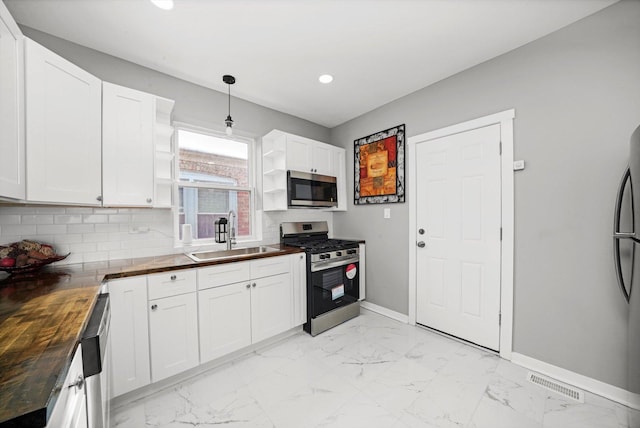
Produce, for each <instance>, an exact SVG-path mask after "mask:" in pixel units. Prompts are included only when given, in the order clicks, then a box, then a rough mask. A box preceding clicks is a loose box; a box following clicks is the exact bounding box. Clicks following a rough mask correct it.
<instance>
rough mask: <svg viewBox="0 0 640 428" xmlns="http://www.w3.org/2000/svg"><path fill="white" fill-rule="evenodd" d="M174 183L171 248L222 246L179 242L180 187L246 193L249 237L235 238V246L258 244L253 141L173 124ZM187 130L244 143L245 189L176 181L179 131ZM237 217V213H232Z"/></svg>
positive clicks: (212, 242)
mask: <svg viewBox="0 0 640 428" xmlns="http://www.w3.org/2000/svg"><path fill="white" fill-rule="evenodd" d="M173 128H174V139H173V140H174V148H175V156H174V163H173V165H174V175H173V176H174V180H173V181H174V183H173V200H174V204H173V225H174V242H175V247H176V248H180V247H198V246H212V245H214V246H219V247H226V244H224V243H217V242H215V238H213V237H212V238H204V239H195V238H194V239H193V240H192V242H191V243H187V244H185V243H184V242H183V240H182V239H180V188H181V187H188V188H195V189H212V190H222V191H236V192H248V193H249V225H250V228H251V235H245V236H242V237H237V236H236V243H249V242H254V241H260V240H261V239H262V221H261V220H260V219H261V216H260V212H259V211H258V209H257V198H258V196H257V182H256V179H257V176H258V173H257V169H256V168H257V154H256V153H257V151H258V150H257V149H258V148H257V141H256V139H255V138H251V137H247V136H243V135H235V134H234V135H231V136H227V135H226V133H224V132H222V131H217V130H215V129H211V128H205V127H202V126H197V125H192V124H189V123H184V122H174V123H173ZM181 130H182V131H187V132H193V133H198V134H202V135H209V136H212V137H215V138H221V139H225V140H231V141H237V142H240V143H246V144H247V157H248V159H247V168H248V170H249V171H248V175H249V176H248V177H247V180H248V186H229V185H224V184H213V183H206V182H192V183H190V182H186V181H180V141H179V136H178V135H179V131H181ZM236 214H237V213H236Z"/></svg>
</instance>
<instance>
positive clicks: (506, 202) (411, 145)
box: [407, 110, 515, 359]
mask: <svg viewBox="0 0 640 428" xmlns="http://www.w3.org/2000/svg"><path fill="white" fill-rule="evenodd" d="M514 117H515V111H514V110H507V111H503V112H500V113H496V114H492V115H489V116H485V117H482V118H478V119H474V120H470V121H467V122H463V123H460V124H457V125H452V126H448V127H445V128H442V129H438V130H435V131H431V132H428V133H425V134H421V135H417V136H414V137H410V138H409V139H408V144H407V146H408V147H407V148H408V151H407V152H408V157H407V160H408V162H407V164H408V174H407V179H408V186H407V187H408V191H409V232H410V236H411V237H412V239H411V240H410V242H409V243H408V245H409V323H410V324H415V323H416V315H417V270H418V267H417V266H418V263H419V260H418V259H417V254H418V250H420V248H418V247H417V245H416V244H417V242H418V241H420V235H419V234H418V229H419V228H420V226H418V224H417V223H418V213H417V211H418V208H417V205H418V195H417V176H418V174H417V172H416V171H417V170H418V165H417V157H416V156H417V155H416V151H417V145H418V144H419V143H423V142H426V141H431V140H436V139H439V138H443V137H447V136H451V135H454V134H459V133H462V132H466V131H470V130H474V129H478V128H484V127H488V126H490V125H494V124H497V125H498V127H499V135H500V141H501V151H502V154H501V157H500V160H499V161H500V188H501V199H500V212H499V216H500V219H501V223H502V240H501V241H500V285H501V286H500V309H499V312H500V314H501V320H502V323H501V325H500V330H499V351H500V356H501V357H503V358H505V359H511V353H512V331H513V230H514V224H513V119H514ZM422 167H423V166H422V165H420V168H422ZM425 229H426V228H425Z"/></svg>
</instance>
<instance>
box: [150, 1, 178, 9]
mask: <svg viewBox="0 0 640 428" xmlns="http://www.w3.org/2000/svg"><path fill="white" fill-rule="evenodd" d="M151 3H153V4H154V5H156V6H157V7H159V8H160V9H164V10H171V9H173V0H151Z"/></svg>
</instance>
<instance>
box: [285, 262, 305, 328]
mask: <svg viewBox="0 0 640 428" xmlns="http://www.w3.org/2000/svg"><path fill="white" fill-rule="evenodd" d="M289 257H291V288H292V293H291V294H292V300H291V301H292V305H293V306H292V312H293V327H296V326H299V325H302V324H304V323H306V322H307V261H306V260H307V256H306V255H305V254H304V253H300V254H292V255H291V256H289Z"/></svg>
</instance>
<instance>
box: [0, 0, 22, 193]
mask: <svg viewBox="0 0 640 428" xmlns="http://www.w3.org/2000/svg"><path fill="white" fill-rule="evenodd" d="M22 46H23V37H22V34H21V33H20V29H19V28H18V25H17V24H16V23H15V21H14V20H13V18H12V17H11V14H10V13H9V11H8V10H7V8H6V7H5V6H4V4H0V94H2V96H0V153H1V155H0V196H5V197H8V198H15V199H24V196H25V168H24V131H23V128H22V127H23V125H24V88H23V83H24V82H23V80H24V79H23V75H24V71H23V62H24V58H23V50H22Z"/></svg>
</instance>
